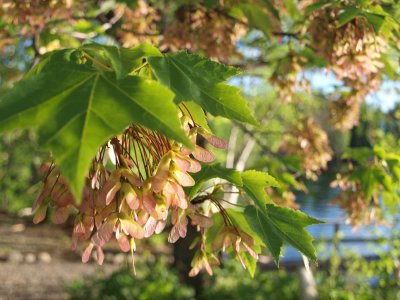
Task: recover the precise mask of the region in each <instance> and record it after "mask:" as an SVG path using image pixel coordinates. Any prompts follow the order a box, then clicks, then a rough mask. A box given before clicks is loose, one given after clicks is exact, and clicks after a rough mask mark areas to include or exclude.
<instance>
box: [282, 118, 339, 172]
mask: <svg viewBox="0 0 400 300" xmlns="http://www.w3.org/2000/svg"><path fill="white" fill-rule="evenodd" d="M281 150H282V151H284V152H285V153H288V154H294V155H299V156H300V157H302V158H303V168H304V170H305V172H306V176H307V177H308V178H310V179H313V180H316V179H317V174H318V173H319V172H320V171H321V170H323V169H326V167H327V165H328V162H329V161H330V160H331V159H332V149H331V148H330V146H329V140H328V136H327V134H326V132H325V131H324V130H323V129H322V128H321V127H320V126H319V125H318V124H317V123H316V122H315V121H314V120H313V119H311V118H307V119H305V120H303V122H302V123H301V124H300V125H299V126H297V127H295V128H292V129H291V130H290V131H289V134H288V135H287V136H286V137H285V139H284V141H283V143H282V146H281Z"/></svg>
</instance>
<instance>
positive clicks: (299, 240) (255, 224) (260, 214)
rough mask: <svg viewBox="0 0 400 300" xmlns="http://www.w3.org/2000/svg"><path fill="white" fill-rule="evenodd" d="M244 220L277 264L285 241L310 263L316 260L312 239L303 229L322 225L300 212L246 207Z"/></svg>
mask: <svg viewBox="0 0 400 300" xmlns="http://www.w3.org/2000/svg"><path fill="white" fill-rule="evenodd" d="M245 215H246V218H247V220H248V222H249V224H250V226H251V227H252V228H253V230H254V231H255V232H257V233H258V234H259V235H260V237H261V238H262V240H263V241H264V243H265V244H266V245H267V246H268V248H269V250H270V251H271V253H272V255H273V257H274V259H275V262H276V263H277V264H279V256H280V253H281V247H282V242H283V241H285V242H286V243H288V244H289V245H291V246H292V247H294V248H296V249H297V250H299V251H300V252H301V253H302V254H304V255H305V256H307V257H308V258H310V259H311V260H312V261H316V260H317V255H316V251H315V248H314V246H313V244H312V241H313V237H312V236H311V235H310V234H309V233H308V232H307V231H306V230H305V229H304V227H307V226H309V225H312V224H320V223H323V222H322V221H319V220H317V219H314V218H312V217H310V216H308V215H306V214H304V213H302V212H300V211H296V210H293V209H289V208H283V207H279V206H276V205H271V204H267V205H266V207H265V209H258V208H256V207H254V206H248V207H246V209H245Z"/></svg>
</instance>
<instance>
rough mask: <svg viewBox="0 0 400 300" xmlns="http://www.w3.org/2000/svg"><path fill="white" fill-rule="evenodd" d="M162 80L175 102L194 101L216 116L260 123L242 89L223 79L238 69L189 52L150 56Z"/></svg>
mask: <svg viewBox="0 0 400 300" xmlns="http://www.w3.org/2000/svg"><path fill="white" fill-rule="evenodd" d="M149 64H150V66H151V68H152V69H153V71H154V73H155V75H156V77H157V78H158V80H159V81H160V82H162V83H163V84H165V85H166V86H168V87H169V88H170V89H171V90H172V91H173V92H174V93H175V94H176V96H177V98H176V99H175V101H176V102H178V103H180V102H182V101H190V100H191V101H194V102H196V103H198V104H199V105H200V106H201V107H203V108H204V109H205V110H206V111H208V112H210V113H211V114H213V115H215V116H222V117H226V118H229V119H235V120H238V121H241V122H248V123H251V124H254V125H257V121H256V120H255V119H254V117H253V116H252V114H251V112H250V109H249V107H248V105H247V102H246V100H245V99H244V98H243V97H242V96H241V95H240V94H239V91H240V90H239V89H238V88H236V87H233V86H230V85H227V84H225V83H223V82H224V81H225V80H227V79H228V78H230V77H232V76H233V75H237V74H238V73H239V71H238V70H237V69H235V68H232V67H227V66H224V65H222V64H219V63H216V62H212V61H210V60H208V59H206V58H203V57H201V56H198V55H190V54H188V53H186V52H178V53H173V54H166V55H164V56H162V57H149Z"/></svg>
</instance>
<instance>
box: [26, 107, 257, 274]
mask: <svg viewBox="0 0 400 300" xmlns="http://www.w3.org/2000/svg"><path fill="white" fill-rule="evenodd" d="M184 112H186V114H185V113H184ZM180 119H181V122H182V127H183V128H184V130H185V132H186V134H187V136H188V137H189V138H190V140H191V141H192V143H193V149H187V148H185V147H183V146H182V145H180V144H178V143H176V142H174V141H172V140H169V139H167V138H166V137H165V136H163V135H162V134H160V133H159V132H157V131H154V130H149V129H147V128H144V127H142V126H139V125H131V126H129V127H128V128H127V129H126V130H125V131H124V132H123V134H122V135H120V136H116V137H113V138H112V139H111V140H110V141H109V142H108V143H107V144H106V145H104V146H103V147H102V148H101V149H100V150H99V152H98V154H97V156H96V157H95V159H94V160H93V162H92V166H91V169H90V171H89V173H88V176H87V179H86V185H85V187H84V191H83V195H82V202H81V204H77V203H76V202H75V201H74V198H73V196H72V194H71V192H70V190H69V189H68V185H67V183H66V181H65V179H64V178H63V176H62V174H61V173H60V171H59V170H58V168H57V166H56V165H55V164H54V163H48V164H44V165H43V171H45V172H46V176H45V180H44V187H43V190H42V192H41V194H40V195H39V197H38V198H37V200H36V202H35V203H34V205H33V209H34V210H36V214H35V217H34V222H35V223H38V222H40V221H42V220H43V219H44V218H45V216H46V211H47V210H48V208H49V207H53V208H54V209H55V211H54V212H53V214H52V220H53V222H54V223H57V224H60V223H63V222H65V221H66V220H67V218H68V217H69V216H70V214H71V213H73V212H74V213H76V214H74V216H75V221H74V229H73V234H72V248H73V249H76V247H77V245H78V243H81V242H83V243H85V244H86V248H85V250H84V251H83V254H82V261H83V262H87V261H88V260H89V258H90V254H91V252H92V250H93V249H94V248H95V249H96V253H97V255H96V256H97V261H98V263H99V264H102V262H103V259H104V254H103V246H104V245H105V244H107V243H108V242H109V241H111V240H112V239H114V238H115V239H116V240H117V242H118V244H119V247H120V249H121V250H122V251H123V252H128V251H131V253H133V251H134V250H135V249H136V245H135V240H136V239H143V238H148V237H150V236H152V235H153V234H158V233H160V232H162V231H163V230H164V228H165V227H166V225H167V223H170V225H169V226H170V227H171V228H170V231H169V235H168V241H169V242H170V243H174V242H176V241H177V240H178V239H179V238H184V237H185V236H186V231H187V226H188V224H189V221H190V222H191V224H192V225H194V226H196V227H197V229H198V231H199V232H200V234H201V236H202V239H201V240H200V245H199V252H198V254H196V256H195V257H194V260H193V270H192V272H191V273H190V275H193V276H194V275H196V274H197V273H198V272H199V271H200V269H202V268H203V267H204V268H206V270H207V271H209V273H211V271H210V270H211V269H210V264H211V265H212V264H214V263H215V259H216V258H214V254H212V253H209V252H206V251H205V245H204V233H205V230H206V229H207V228H209V227H211V226H212V224H213V222H212V219H211V213H212V210H211V209H205V206H204V204H205V202H208V203H209V204H210V205H214V207H216V208H217V209H218V210H219V212H220V213H221V214H222V215H223V217H224V220H225V226H224V227H223V228H222V230H221V232H220V233H219V234H218V235H217V237H218V239H217V240H216V242H215V245H214V247H213V250H215V251H220V250H224V249H225V248H227V247H229V246H232V247H233V248H234V251H236V252H237V254H238V256H239V258H241V256H240V254H239V252H240V251H249V252H250V253H251V254H252V255H253V256H255V257H257V254H256V253H255V252H254V251H253V250H252V249H251V247H252V246H253V244H254V241H253V240H252V238H251V237H249V236H248V235H247V234H246V233H244V232H241V231H240V230H239V229H236V227H235V226H233V225H232V222H230V219H229V216H228V215H227V214H226V213H225V212H224V210H225V209H224V207H223V205H221V204H220V203H219V200H218V199H220V198H218V197H216V196H215V195H216V193H217V192H218V191H219V192H220V191H221V187H220V186H217V187H216V188H214V191H213V192H212V193H210V194H203V195H201V196H199V197H198V198H195V199H194V200H193V201H192V202H189V198H188V196H187V195H186V194H185V191H184V187H188V186H192V185H194V184H195V182H194V180H193V178H192V176H191V175H190V173H196V172H198V171H200V170H201V164H200V162H202V163H210V162H212V161H213V160H214V155H213V154H212V153H211V152H210V151H208V150H206V149H204V148H202V147H201V146H199V145H197V143H196V141H197V136H198V135H201V136H202V137H203V138H204V139H205V140H207V141H208V143H209V144H211V145H213V146H214V147H217V148H225V146H226V145H225V142H224V141H222V140H221V139H219V138H217V137H215V136H214V135H212V134H211V133H209V132H207V131H206V130H205V129H203V128H201V127H199V126H198V125H197V124H196V123H195V121H194V120H193V119H192V117H191V115H190V112H189V111H188V110H187V109H186V107H185V106H184V105H182V107H181V116H180ZM222 191H223V190H222ZM222 197H223V196H222ZM169 220H170V222H169ZM217 241H218V242H217ZM209 260H210V261H209ZM241 260H242V261H243V259H241ZM243 264H244V262H243Z"/></svg>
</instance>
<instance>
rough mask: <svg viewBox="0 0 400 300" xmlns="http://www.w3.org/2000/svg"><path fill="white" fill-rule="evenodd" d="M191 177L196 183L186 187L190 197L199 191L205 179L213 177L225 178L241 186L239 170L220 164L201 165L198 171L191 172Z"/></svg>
mask: <svg viewBox="0 0 400 300" xmlns="http://www.w3.org/2000/svg"><path fill="white" fill-rule="evenodd" d="M192 177H193V179H194V180H195V182H196V184H195V185H194V186H192V187H190V188H188V194H189V198H192V197H193V196H194V195H195V194H196V193H197V192H198V191H199V189H200V188H201V186H202V185H203V183H204V182H205V181H207V180H209V179H213V178H221V179H225V180H227V181H229V182H231V183H233V184H234V185H236V186H238V187H241V186H242V177H241V176H240V172H238V171H236V170H235V169H229V168H225V167H224V166H222V165H221V164H213V165H202V167H201V170H200V172H198V173H195V174H192Z"/></svg>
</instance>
